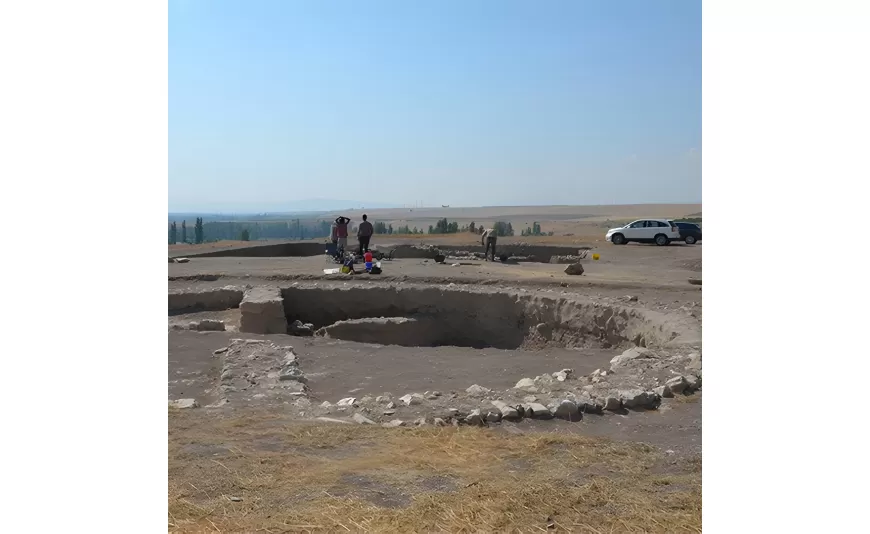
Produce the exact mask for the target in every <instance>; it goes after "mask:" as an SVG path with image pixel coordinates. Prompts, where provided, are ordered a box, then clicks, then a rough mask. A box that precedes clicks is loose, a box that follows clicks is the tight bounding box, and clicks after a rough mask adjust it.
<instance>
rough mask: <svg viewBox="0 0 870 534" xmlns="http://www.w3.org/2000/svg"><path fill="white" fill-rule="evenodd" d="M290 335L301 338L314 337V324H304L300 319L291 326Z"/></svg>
mask: <svg viewBox="0 0 870 534" xmlns="http://www.w3.org/2000/svg"><path fill="white" fill-rule="evenodd" d="M289 333H290V335H293V336H300V337H308V336H313V335H314V324H313V323H303V322H302V321H300V320H299V319H296V320H295V321H293V322H292V323H291V324H290V329H289Z"/></svg>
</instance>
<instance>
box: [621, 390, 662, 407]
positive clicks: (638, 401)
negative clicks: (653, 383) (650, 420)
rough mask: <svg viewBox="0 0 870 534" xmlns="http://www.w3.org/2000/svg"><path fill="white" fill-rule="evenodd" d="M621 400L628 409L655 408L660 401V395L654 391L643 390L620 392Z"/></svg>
mask: <svg viewBox="0 0 870 534" xmlns="http://www.w3.org/2000/svg"><path fill="white" fill-rule="evenodd" d="M619 398H620V400H622V405H623V406H625V407H626V408H653V407H655V406H656V405H657V404H658V403H659V401H660V397H659V396H658V395H656V394H655V393H653V392H652V391H644V390H642V389H629V390H623V391H620V392H619Z"/></svg>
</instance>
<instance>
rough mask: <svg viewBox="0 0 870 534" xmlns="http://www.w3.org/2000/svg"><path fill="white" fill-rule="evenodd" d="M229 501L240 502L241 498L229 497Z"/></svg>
mask: <svg viewBox="0 0 870 534" xmlns="http://www.w3.org/2000/svg"><path fill="white" fill-rule="evenodd" d="M229 499H230V500H231V501H233V502H242V498H241V497H235V496H232V495H231V496H230V497H229Z"/></svg>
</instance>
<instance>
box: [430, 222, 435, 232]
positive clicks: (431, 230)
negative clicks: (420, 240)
mask: <svg viewBox="0 0 870 534" xmlns="http://www.w3.org/2000/svg"><path fill="white" fill-rule="evenodd" d="M429 233H430V234H434V233H435V232H434V228H432V225H431V224H430V225H429Z"/></svg>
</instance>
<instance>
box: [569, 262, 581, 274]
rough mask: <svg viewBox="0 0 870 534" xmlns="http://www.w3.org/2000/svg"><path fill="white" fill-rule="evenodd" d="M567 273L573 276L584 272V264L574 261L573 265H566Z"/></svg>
mask: <svg viewBox="0 0 870 534" xmlns="http://www.w3.org/2000/svg"><path fill="white" fill-rule="evenodd" d="M565 274H569V275H572V276H576V275H580V274H583V265H581V264H580V263H572V264H571V265H569V266H567V267H565Z"/></svg>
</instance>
